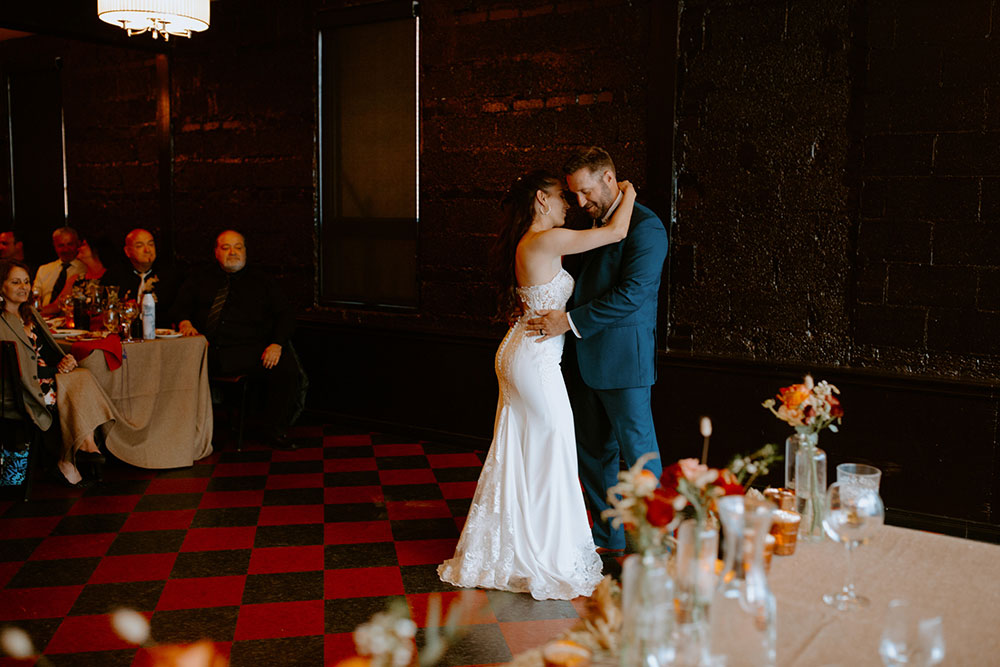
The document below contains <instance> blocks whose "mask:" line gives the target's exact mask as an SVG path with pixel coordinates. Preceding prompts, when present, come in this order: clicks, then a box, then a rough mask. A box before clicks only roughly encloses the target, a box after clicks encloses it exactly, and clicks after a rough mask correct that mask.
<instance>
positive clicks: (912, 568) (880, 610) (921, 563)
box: [509, 525, 1000, 667]
mask: <svg viewBox="0 0 1000 667" xmlns="http://www.w3.org/2000/svg"><path fill="white" fill-rule="evenodd" d="M846 558H847V555H846V553H845V548H844V546H843V545H842V544H840V543H837V542H833V541H832V540H829V539H824V540H822V541H819V542H799V543H798V544H797V546H796V549H795V552H794V554H791V555H788V556H778V555H775V556H773V557H772V559H771V565H770V571H769V573H768V577H767V579H768V585H769V586H770V588H771V590H772V592H773V593H774V596H775V599H776V602H777V622H776V635H777V642H776V658H777V660H776V664H777V666H778V667H867V666H872V667H878V666H882V665H884V664H886V663H884V662H883V660H882V658H881V657H880V655H879V645H880V643H881V639H882V633H883V631H884V630H885V628H886V622H887V618H888V615H889V605H890V602H891V601H893V600H905V601H906V602H907V604H908V606H909V607H910V608H911V610H913V612H914V617H915V618H916V619H917V620H921V619H933V618H936V617H940V619H941V626H942V636H943V640H944V641H943V644H944V658H943V661H941V662H940V663H937V664H941V665H962V666H963V667H965V666H967V665H970V666H976V665H1000V623H998V621H997V617H998V615H1000V545H996V544H990V543H986V542H977V541H973V540H968V539H963V538H958V537H950V536H947V535H940V534H937V533H930V532H926V531H920V530H912V529H909V528H901V527H897V526H888V525H884V526H881V527H880V528H879V529H878V530H877V531H876V532H875V533H874V535H873V536H872V538H871V540H870V541H869V542H868V543H866V544H864V545H861V546H859V547H857V548H856V549H854V551H853V553H852V558H853V560H854V579H853V580H854V583H855V587H856V590H857V593H858V594H859V595H861V596H864V597H866V598H867V599H868V605H867V606H865V607H860V608H854V609H850V610H848V611H839V610H837V609H835V608H833V607H831V606H829V605H827V604H826V603H825V602H824V601H823V596H824V594H827V593H834V592H837V591H839V590H840V589H841V587H842V586H843V585H844V577H845V575H846V572H847V561H846ZM709 617H711V609H710V610H709ZM710 622H711V620H710ZM562 636H563V637H564V638H569V639H572V640H574V641H577V642H579V643H583V644H585V645H590V644H591V637H590V635H589V634H588V633H587V631H586V630H584V629H582V628H581V627H577V628H574V629H573V630H570V631H567V632H566V633H564V635H562ZM553 639H554V638H553ZM509 664H510V665H512V666H516V667H542V666H543V660H542V651H541V647H538V648H535V649H530V650H528V651H525V652H524V653H521V654H519V655H518V656H516V657H515V659H514V660H513V662H511V663H509ZM740 664H742V663H740ZM612 666H614V667H618V666H619V660H618V658H617V657H616V656H615V655H614V654H612V653H609V652H606V651H597V652H596V653H595V654H594V656H593V660H592V662H591V667H612Z"/></svg>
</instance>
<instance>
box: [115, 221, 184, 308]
mask: <svg viewBox="0 0 1000 667" xmlns="http://www.w3.org/2000/svg"><path fill="white" fill-rule="evenodd" d="M125 257H126V258H127V259H128V262H127V263H126V264H121V263H118V262H116V263H115V265H114V266H113V267H112V268H110V269H108V272H107V273H106V274H105V275H104V276H102V277H101V283H102V284H104V285H115V286H116V287H118V294H119V296H121V297H122V298H124V297H125V295H126V294H129V295H130V296H131V298H133V299H135V300H136V301H137V302H138V303H139V304H142V296H143V294H145V293H147V292H151V293H152V294H153V296H154V297H155V298H156V326H158V327H169V326H170V324H171V319H170V312H171V309H172V308H173V306H174V300H175V299H176V298H177V290H178V288H179V287H180V280H179V278H178V277H177V274H176V272H175V271H174V270H173V268H172V267H170V266H167V265H165V264H164V263H163V261H162V260H161V261H156V241H155V240H154V239H153V235H152V234H151V233H150V232H148V231H147V230H145V229H141V228H137V229H133V230H132V231H130V232H129V233H128V235H127V236H126V237H125ZM108 259H110V258H108Z"/></svg>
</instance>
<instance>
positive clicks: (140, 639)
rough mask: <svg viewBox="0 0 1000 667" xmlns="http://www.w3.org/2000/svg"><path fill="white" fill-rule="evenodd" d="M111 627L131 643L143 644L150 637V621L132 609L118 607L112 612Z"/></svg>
mask: <svg viewBox="0 0 1000 667" xmlns="http://www.w3.org/2000/svg"><path fill="white" fill-rule="evenodd" d="M111 627H113V628H114V629H115V633H116V634H117V635H118V636H119V637H121V638H122V639H124V640H125V641H127V642H128V643H130V644H143V643H145V642H146V640H147V639H149V621H147V620H146V617H145V616H143V615H142V614H140V613H139V612H137V611H135V610H132V609H117V610H115V612H114V613H112V614H111Z"/></svg>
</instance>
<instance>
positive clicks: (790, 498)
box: [764, 487, 795, 512]
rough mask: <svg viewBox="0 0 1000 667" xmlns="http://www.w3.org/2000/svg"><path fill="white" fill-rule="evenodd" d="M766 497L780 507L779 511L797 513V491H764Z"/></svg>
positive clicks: (768, 489) (770, 489) (769, 489)
mask: <svg viewBox="0 0 1000 667" xmlns="http://www.w3.org/2000/svg"><path fill="white" fill-rule="evenodd" d="M764 497H765V498H767V499H768V500H770V501H771V502H772V503H774V504H775V505H777V506H778V509H779V510H788V511H790V512H794V511H795V491H793V490H791V489H775V488H773V487H771V488H767V489H764Z"/></svg>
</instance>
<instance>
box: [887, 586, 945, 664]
mask: <svg viewBox="0 0 1000 667" xmlns="http://www.w3.org/2000/svg"><path fill="white" fill-rule="evenodd" d="M944 652H945V643H944V628H943V623H942V621H941V617H940V616H933V617H929V618H920V612H919V611H918V610H917V609H915V608H914V607H913V605H911V604H910V603H909V602H907V601H906V600H892V601H891V602H889V609H888V611H887V613H886V616H885V626H884V627H883V628H882V637H881V640H880V641H879V647H878V653H879V656H880V657H881V658H882V664H883V665H885V666H886V667H903V666H904V665H906V666H908V667H912V666H914V665H916V666H917V667H930V666H931V665H937V664H940V663H941V662H942V661H943V660H944Z"/></svg>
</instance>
